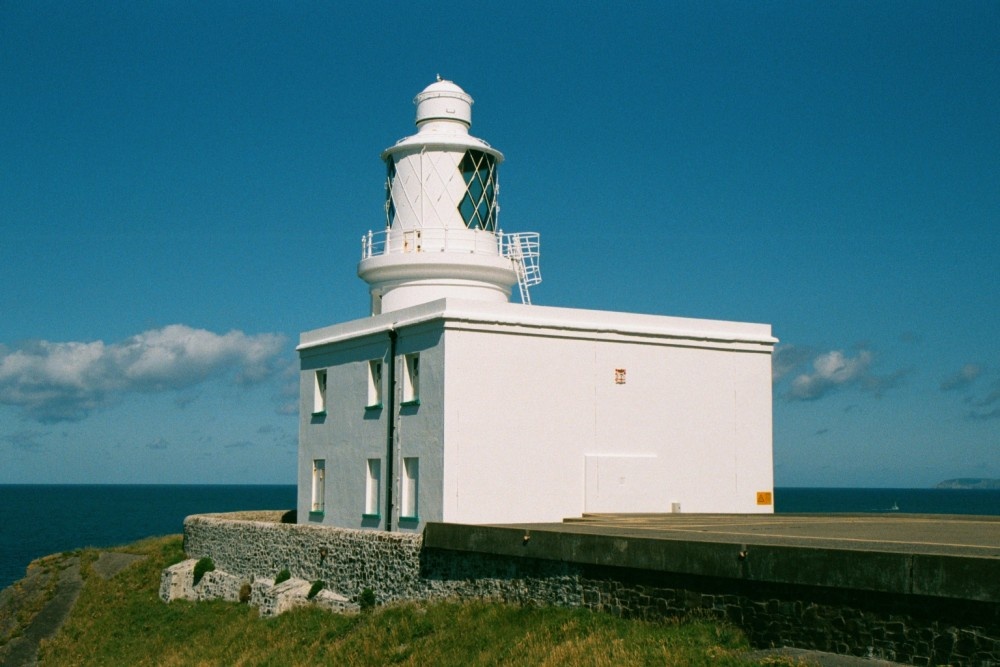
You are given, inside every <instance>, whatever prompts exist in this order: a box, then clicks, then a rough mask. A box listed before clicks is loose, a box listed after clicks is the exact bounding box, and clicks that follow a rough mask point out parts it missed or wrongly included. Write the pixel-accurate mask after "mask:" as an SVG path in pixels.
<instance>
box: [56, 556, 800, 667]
mask: <svg viewBox="0 0 1000 667" xmlns="http://www.w3.org/2000/svg"><path fill="white" fill-rule="evenodd" d="M122 550H123V551H128V552H129V553H139V554H144V555H147V556H148V557H147V558H146V559H145V560H143V561H141V562H139V563H136V564H134V565H132V566H130V567H128V568H126V569H125V570H124V571H122V572H121V573H120V574H119V575H118V576H116V577H114V578H113V579H111V580H104V579H102V578H101V577H99V576H97V575H95V574H93V573H92V572H91V570H90V568H89V565H90V563H93V561H94V560H95V559H96V552H93V553H91V550H85V551H83V552H81V561H82V563H83V567H82V573H83V576H84V588H83V591H82V592H81V594H80V598H79V600H78V601H77V603H76V606H75V607H74V609H73V611H72V613H71V615H70V618H69V619H68V621H67V622H66V624H65V625H64V626H63V628H62V629H61V630H60V632H59V633H58V634H57V635H56V636H55V637H53V638H52V639H51V640H48V641H45V642H43V643H42V647H41V654H40V658H41V660H40V664H41V665H43V666H44V665H60V666H63V665H67V666H68V665H157V666H164V667H170V666H175V665H176V666H180V665H185V666H186V665H233V666H243V665H274V666H280V665H316V664H330V665H389V664H398V665H553V666H557V665H558V666H562V665H568V664H572V665H647V664H648V665H653V664H655V665H753V664H762V663H760V662H755V661H754V660H752V659H750V658H749V657H748V656H747V655H746V651H747V648H748V647H747V642H746V639H745V638H744V636H743V635H742V634H741V633H740V632H739V631H738V630H737V629H734V628H732V627H729V626H726V625H720V624H719V623H717V622H715V621H711V620H698V619H688V620H683V621H660V622H649V621H638V620H624V619H621V618H616V617H613V616H610V615H607V614H601V613H596V612H592V611H589V610H585V609H563V608H539V607H522V606H516V605H506V604H498V603H493V602H484V601H467V602H433V603H412V604H400V605H391V606H386V607H377V608H375V609H374V610H372V611H371V613H365V614H352V615H338V614H331V613H329V612H324V611H320V610H317V609H312V608H301V609H296V610H294V611H291V612H288V613H286V614H283V615H281V616H278V617H277V618H272V619H266V620H265V619H261V618H259V617H258V615H257V610H256V609H255V608H254V607H250V606H247V605H243V604H238V603H233V602H219V601H216V602H199V603H192V602H186V601H175V602H172V603H171V604H169V605H168V604H164V603H163V602H161V601H160V599H159V597H158V591H159V581H160V571H161V570H162V569H163V568H164V567H166V566H168V565H171V564H173V563H176V562H178V561H180V560H182V559H183V558H184V554H183V552H182V550H181V539H180V537H179V536H172V537H166V538H153V539H149V540H144V541H142V542H137V543H135V544H132V545H129V546H128V547H123V548H122ZM766 664H774V663H773V662H768V663H766ZM786 664H787V663H786Z"/></svg>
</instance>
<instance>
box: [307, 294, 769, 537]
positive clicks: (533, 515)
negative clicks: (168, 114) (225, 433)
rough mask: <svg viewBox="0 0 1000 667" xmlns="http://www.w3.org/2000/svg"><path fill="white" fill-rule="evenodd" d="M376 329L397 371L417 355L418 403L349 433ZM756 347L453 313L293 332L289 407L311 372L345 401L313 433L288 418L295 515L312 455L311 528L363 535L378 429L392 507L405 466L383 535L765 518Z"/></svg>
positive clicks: (449, 306) (579, 315) (644, 322)
mask: <svg viewBox="0 0 1000 667" xmlns="http://www.w3.org/2000/svg"><path fill="white" fill-rule="evenodd" d="M389 329H392V330H394V331H395V333H396V336H397V340H396V354H397V361H396V363H397V365H398V364H400V363H401V361H400V360H401V358H402V356H403V355H405V354H409V353H414V352H418V353H419V354H420V373H421V378H420V405H419V406H409V407H399V395H398V394H397V397H396V399H397V400H396V410H395V411H394V414H393V415H389V414H382V415H380V416H379V417H378V418H377V419H359V418H358V414H359V412H360V413H363V410H360V408H362V407H363V404H364V402H365V396H366V394H367V375H366V374H365V372H366V368H365V367H364V366H363V365H362V364H366V363H367V360H368V359H369V358H372V357H371V355H372V354H374V353H376V352H378V351H380V350H381V351H383V352H385V351H386V350H387V349H388V338H389V336H388V330H389ZM774 342H775V341H774V339H773V338H772V337H771V335H770V327H768V326H766V325H751V324H745V323H725V322H715V321H707V320H690V319H684V318H666V317H656V316H642V315H633V314H627V313H608V312H596V311H577V310H571V309H558V308H543V307H537V306H522V305H519V304H490V303H483V302H474V301H460V300H453V299H447V300H444V299H443V300H439V301H435V302H431V303H428V304H423V305H421V306H418V307H413V308H408V309H404V310H401V311H395V312H393V313H386V314H383V315H379V316H375V317H372V318H368V319H366V320H358V321H355V322H349V323H345V324H343V325H338V326H335V327H329V328H327V329H323V330H319V331H317V332H310V333H307V334H303V343H302V345H300V352H301V354H302V359H303V380H302V387H303V406H304V408H303V409H304V410H305V409H306V404H307V403H308V405H310V406H311V400H312V397H311V381H312V372H313V369H314V368H315V367H316V366H317V364H332V366H331V367H330V369H329V374H330V375H329V377H330V389H329V391H330V392H331V396H335V395H336V391H340V392H341V393H342V394H344V395H352V396H354V398H352V399H350V400H346V401H344V402H336V404H335V405H334V404H333V403H332V404H331V410H330V413H329V414H328V416H327V420H326V421H324V422H323V423H320V424H317V423H314V421H313V420H312V419H311V418H310V417H309V416H308V415H306V416H304V417H303V420H302V437H301V442H302V444H301V445H300V471H299V479H300V490H299V496H300V498H299V507H300V510H299V511H300V513H301V512H302V511H303V507H305V506H306V503H307V502H308V494H309V488H310V482H311V480H310V477H309V475H311V461H312V459H313V458H323V457H322V456H320V454H321V453H325V456H326V459H327V461H328V463H327V469H328V471H330V472H328V481H327V487H328V489H329V491H328V493H329V494H330V499H329V500H328V511H327V512H326V513H325V515H324V516H323V517H322V522H323V523H329V524H332V525H340V526H347V527H359V526H360V527H364V526H365V525H366V524H365V523H364V522H362V521H361V520H360V514H361V512H362V508H363V503H364V469H365V468H364V466H365V461H366V459H367V458H368V457H370V456H377V455H381V456H385V450H386V429H387V426H388V424H387V421H386V420H388V419H390V418H394V419H396V424H397V427H396V441H395V443H394V451H393V457H394V459H395V461H394V475H393V477H392V479H390V478H389V476H388V474H385V475H384V480H383V483H393V484H395V485H397V487H396V492H397V493H396V495H397V498H398V492H399V488H398V485H399V474H400V472H401V470H402V460H403V458H404V457H409V456H416V457H419V459H420V498H419V505H420V507H419V521H418V522H403V523H399V522H398V517H394V518H393V526H394V529H395V528H399V529H403V530H421V529H422V527H423V524H424V523H425V522H426V521H428V520H432V521H450V522H459V523H510V522H531V521H560V520H562V519H563V518H566V517H571V516H579V515H580V514H581V513H583V512H585V511H600V512H670V511H671V510H672V509H674V508H675V507H676V506H677V504H679V508H680V511H682V512H736V513H756V512H770V511H773V507H772V506H771V505H759V504H758V503H757V494H758V492H771V491H772V487H773V477H772V459H771V371H770V352H771V350H772V348H773V344H774ZM619 369H622V370H624V371H625V373H624V383H619V382H616V371H617V370H619ZM362 371H364V372H362ZM399 372H401V369H397V374H398V373H399ZM386 376H388V373H386ZM386 379H388V377H386ZM385 391H386V392H388V391H389V389H388V387H387V388H386V390H385ZM385 412H388V408H386V411H385ZM373 452H374V454H373ZM383 466H385V464H383ZM355 469H356V470H355ZM352 471H354V472H356V474H354V475H353V477H352ZM383 471H387V468H386V467H383ZM334 505H336V507H334ZM397 508H398V505H397ZM306 515H307V513H306V514H301V515H300V516H303V517H305V516H306ZM371 527H384V521H383V522H379V524H378V525H377V526H371Z"/></svg>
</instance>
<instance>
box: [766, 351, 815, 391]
mask: <svg viewBox="0 0 1000 667" xmlns="http://www.w3.org/2000/svg"><path fill="white" fill-rule="evenodd" d="M812 355H813V352H812V350H810V349H809V348H807V347H798V346H796V345H778V346H777V347H776V348H774V354H772V355H771V382H772V383H774V382H778V381H780V380H781V379H782V378H784V377H785V376H786V375H788V374H789V373H791V372H792V371H794V370H795V369H796V368H798V367H800V366H802V364H804V363H806V362H807V361H809V358H810V357H811V356H812Z"/></svg>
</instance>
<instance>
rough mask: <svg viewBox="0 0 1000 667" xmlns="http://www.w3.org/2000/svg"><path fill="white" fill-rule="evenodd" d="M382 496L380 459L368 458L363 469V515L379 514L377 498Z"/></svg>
mask: <svg viewBox="0 0 1000 667" xmlns="http://www.w3.org/2000/svg"><path fill="white" fill-rule="evenodd" d="M381 497H382V461H381V459H368V465H367V467H366V469H365V516H378V515H379V500H380V499H381Z"/></svg>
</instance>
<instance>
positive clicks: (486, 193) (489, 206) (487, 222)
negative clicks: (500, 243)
mask: <svg viewBox="0 0 1000 667" xmlns="http://www.w3.org/2000/svg"><path fill="white" fill-rule="evenodd" d="M458 169H459V171H461V172H462V179H463V180H464V181H465V195H464V196H463V197H462V201H460V202H459V203H458V212H459V213H460V214H461V216H462V220H463V221H464V222H465V226H466V227H468V228H469V229H485V230H486V231H488V232H494V231H496V207H497V204H496V199H497V173H496V158H494V157H493V156H492V155H490V154H489V153H484V152H483V151H477V150H468V151H466V152H465V155H464V156H463V157H462V162H461V163H460V164H459V165H458Z"/></svg>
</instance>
